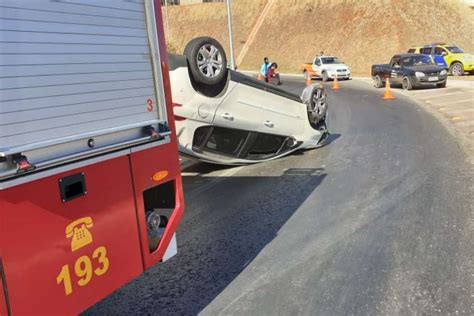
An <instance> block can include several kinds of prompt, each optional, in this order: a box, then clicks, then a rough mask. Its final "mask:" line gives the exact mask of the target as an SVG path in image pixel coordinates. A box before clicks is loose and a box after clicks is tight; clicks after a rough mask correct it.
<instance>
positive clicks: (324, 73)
mask: <svg viewBox="0 0 474 316" xmlns="http://www.w3.org/2000/svg"><path fill="white" fill-rule="evenodd" d="M322 76H323V81H328V80H329V77H328V74H327V73H326V72H323V74H322Z"/></svg>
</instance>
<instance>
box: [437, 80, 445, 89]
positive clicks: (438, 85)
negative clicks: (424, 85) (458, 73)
mask: <svg viewBox="0 0 474 316" xmlns="http://www.w3.org/2000/svg"><path fill="white" fill-rule="evenodd" d="M436 88H446V81H445V82H443V83H438V84H437V85H436Z"/></svg>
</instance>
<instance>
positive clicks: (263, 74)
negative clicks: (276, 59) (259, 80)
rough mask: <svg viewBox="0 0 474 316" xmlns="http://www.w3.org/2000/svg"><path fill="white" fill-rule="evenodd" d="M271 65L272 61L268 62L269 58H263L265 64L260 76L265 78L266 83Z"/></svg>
mask: <svg viewBox="0 0 474 316" xmlns="http://www.w3.org/2000/svg"><path fill="white" fill-rule="evenodd" d="M269 64H270V61H269V60H268V57H265V58H263V64H262V67H261V68H260V74H261V75H262V77H263V78H265V82H268V78H267V75H268V68H270V67H269Z"/></svg>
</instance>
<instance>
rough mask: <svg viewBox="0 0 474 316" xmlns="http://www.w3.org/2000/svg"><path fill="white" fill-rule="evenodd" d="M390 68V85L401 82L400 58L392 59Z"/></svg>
mask: <svg viewBox="0 0 474 316" xmlns="http://www.w3.org/2000/svg"><path fill="white" fill-rule="evenodd" d="M390 66H391V67H392V70H391V72H390V80H391V81H392V83H401V82H402V81H403V70H402V67H401V64H400V56H395V57H393V58H392V60H391V61H390Z"/></svg>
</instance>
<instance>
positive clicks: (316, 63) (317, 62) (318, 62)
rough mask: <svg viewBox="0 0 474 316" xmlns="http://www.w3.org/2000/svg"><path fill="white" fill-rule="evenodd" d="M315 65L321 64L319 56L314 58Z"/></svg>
mask: <svg viewBox="0 0 474 316" xmlns="http://www.w3.org/2000/svg"><path fill="white" fill-rule="evenodd" d="M314 64H315V65H316V66H321V60H320V59H319V58H316V61H315V62H314Z"/></svg>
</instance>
